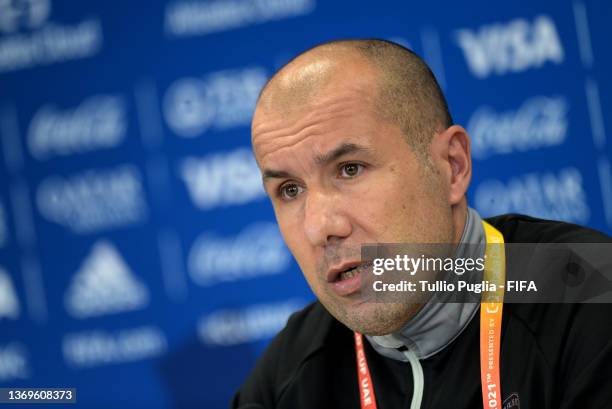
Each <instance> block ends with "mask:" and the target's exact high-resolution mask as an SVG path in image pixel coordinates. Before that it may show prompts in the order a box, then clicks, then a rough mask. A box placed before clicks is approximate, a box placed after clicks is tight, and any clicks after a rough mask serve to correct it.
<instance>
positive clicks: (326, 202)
mask: <svg viewBox="0 0 612 409" xmlns="http://www.w3.org/2000/svg"><path fill="white" fill-rule="evenodd" d="M346 206H347V204H345V203H344V202H343V201H342V200H341V198H339V197H338V196H337V195H334V194H332V193H327V192H323V191H312V190H311V191H310V192H308V195H307V197H306V200H305V205H304V230H305V232H306V236H307V238H308V240H309V241H310V243H311V244H312V245H313V246H326V245H327V244H329V243H331V242H332V241H334V240H341V239H344V238H346V237H348V236H349V235H350V234H351V232H352V226H351V223H350V220H349V218H348V216H347V211H348V210H349V209H347V208H346Z"/></svg>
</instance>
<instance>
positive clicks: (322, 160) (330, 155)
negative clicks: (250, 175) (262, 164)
mask: <svg viewBox="0 0 612 409" xmlns="http://www.w3.org/2000/svg"><path fill="white" fill-rule="evenodd" d="M368 151H370V149H369V148H367V147H365V146H363V145H358V144H356V143H342V144H340V145H338V146H337V147H336V148H334V149H332V150H331V151H329V152H327V153H325V154H322V155H317V156H316V157H315V163H316V164H317V165H319V166H322V165H327V164H329V163H331V162H333V161H335V160H337V159H339V158H341V157H342V156H344V155H348V154H350V153H356V152H368ZM290 177H292V175H291V174H290V173H289V172H287V171H284V170H274V169H264V170H263V172H262V179H263V180H264V182H265V181H266V180H268V179H272V178H290Z"/></svg>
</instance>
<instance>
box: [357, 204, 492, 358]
mask: <svg viewBox="0 0 612 409" xmlns="http://www.w3.org/2000/svg"><path fill="white" fill-rule="evenodd" d="M466 243H470V244H477V245H476V246H474V245H470V246H460V247H459V251H460V252H463V253H464V254H458V256H459V257H474V258H476V257H483V256H484V253H485V248H486V237H485V232H484V228H483V227H482V219H481V218H480V216H479V215H478V213H477V212H476V211H475V210H473V209H472V208H468V211H467V217H466V222H465V227H464V228H463V234H462V235H461V240H460V244H466ZM468 253H473V254H468ZM453 276H454V274H453ZM462 279H463V280H466V281H473V282H478V281H480V279H481V278H479V277H478V276H477V275H471V276H470V277H467V275H466V277H462ZM478 307H479V303H477V302H476V303H443V302H432V301H429V302H427V303H425V305H424V306H423V307H422V308H421V309H420V310H419V312H418V313H417V314H416V315H415V316H414V317H413V318H412V319H411V320H410V321H408V322H407V323H406V325H404V327H403V328H402V329H401V330H400V331H398V332H395V333H392V334H388V335H383V336H366V338H367V339H368V341H370V343H371V344H372V347H374V349H375V350H376V351H378V352H379V353H380V354H382V355H384V356H386V357H389V358H392V359H395V360H398V361H406V360H407V358H406V356H405V355H404V354H403V353H402V352H401V351H399V350H398V348H400V347H402V346H406V347H407V348H409V349H411V350H413V351H414V352H415V353H416V355H417V357H418V358H419V359H426V358H429V357H430V356H432V355H435V354H436V353H438V352H440V351H441V350H443V349H444V348H445V347H446V346H447V345H449V344H450V343H451V342H453V341H454V340H455V338H457V337H458V336H459V335H460V334H461V332H463V330H464V329H465V328H466V327H467V324H468V323H469V322H470V321H471V320H472V318H473V317H474V315H476V312H477V311H478Z"/></svg>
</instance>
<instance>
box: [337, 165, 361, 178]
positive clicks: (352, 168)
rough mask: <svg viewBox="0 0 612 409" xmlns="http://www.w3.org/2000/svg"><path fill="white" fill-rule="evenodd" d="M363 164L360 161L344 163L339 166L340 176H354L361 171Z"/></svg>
mask: <svg viewBox="0 0 612 409" xmlns="http://www.w3.org/2000/svg"><path fill="white" fill-rule="evenodd" d="M363 168H364V166H363V165H362V164H360V163H352V162H351V163H345V164H342V165H341V166H340V176H341V177H343V178H354V177H355V176H357V175H359V174H360V173H361V172H362V171H363Z"/></svg>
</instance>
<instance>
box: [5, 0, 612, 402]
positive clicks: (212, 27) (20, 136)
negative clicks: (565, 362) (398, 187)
mask: <svg viewBox="0 0 612 409" xmlns="http://www.w3.org/2000/svg"><path fill="white" fill-rule="evenodd" d="M611 11H612V5H611V3H610V2H606V1H603V0H602V1H582V0H580V1H578V0H577V1H569V0H564V1H546V2H533V1H532V2H524V4H519V2H503V3H498V2H489V1H484V0H471V1H462V2H448V3H446V2H438V1H431V2H429V3H424V2H420V3H418V4H414V2H401V1H395V2H394V1H378V2H377V3H376V4H374V3H373V2H366V1H356V0H352V1H348V0H347V1H331V0H328V1H323V0H213V1H207V0H202V1H198V0H173V1H169V2H161V1H147V2H137V1H130V2H103V1H86V2H83V1H82V2H77V1H71V2H68V1H55V0H5V1H0V141H1V143H0V150H1V152H2V155H1V158H2V163H1V165H0V180H1V181H2V183H1V185H0V387H5V386H23V387H25V386H40V387H76V388H77V389H78V392H77V399H78V404H77V405H76V406H77V407H100V408H108V407H126V408H127V407H134V408H136V407H142V408H183V407H201V408H224V407H226V406H227V404H228V402H229V399H230V396H231V394H232V392H233V391H234V390H235V389H236V388H237V387H238V386H239V385H240V383H241V382H242V380H243V379H244V377H245V376H246V375H247V373H248V371H249V369H250V368H251V367H252V365H253V363H254V361H255V359H256V358H257V356H258V355H259V354H260V353H261V351H262V350H263V348H264V347H265V345H266V344H267V343H268V342H269V340H270V338H271V337H272V336H273V335H274V334H275V333H276V332H277V331H278V330H279V329H280V328H281V327H282V326H283V325H284V322H285V321H286V319H287V316H288V315H289V314H290V313H291V312H292V311H294V310H296V309H298V308H300V307H301V306H303V305H304V304H306V303H308V302H309V301H310V300H312V299H313V295H312V293H311V292H310V291H309V289H308V288H307V286H306V284H305V282H304V281H303V279H302V277H301V274H300V272H299V270H298V268H297V267H296V265H295V262H294V261H293V259H292V257H291V255H290V254H289V252H288V251H287V249H286V248H285V246H284V244H283V242H282V239H281V237H280V236H279V233H278V230H277V228H276V225H275V223H274V217H273V213H272V211H271V207H270V205H269V203H268V201H267V200H266V198H265V196H264V193H263V190H262V188H261V183H260V177H259V174H258V170H257V168H256V165H255V162H254V160H253V157H252V156H251V152H250V149H249V139H250V135H249V122H250V117H251V114H252V111H253V107H254V102H255V99H256V97H257V94H258V92H259V89H260V87H261V86H262V84H263V83H264V82H265V81H266V79H267V78H269V77H270V75H271V74H272V73H273V72H274V71H275V70H276V69H277V68H279V67H280V66H281V65H282V64H283V63H285V62H286V61H287V60H288V59H289V58H291V57H292V56H294V55H296V54H297V53H299V52H300V51H303V50H304V49H306V48H309V47H311V46H313V45H315V44H317V43H319V42H322V41H326V40H330V39H336V38H347V37H378V38H386V39H391V40H394V41H397V42H400V43H402V44H404V45H406V46H408V47H410V48H412V49H413V50H415V51H416V52H417V53H418V54H420V55H422V56H423V57H424V58H425V59H426V60H427V62H428V63H429V64H430V65H431V67H432V69H433V70H434V72H435V73H436V75H437V77H438V79H439V82H440V84H441V86H442V87H443V89H444V91H445V93H446V94H447V96H448V100H449V104H450V107H451V112H452V114H453V117H454V119H455V121H456V122H457V123H459V124H463V125H464V126H465V127H466V128H467V129H468V131H469V133H470V135H471V137H472V143H473V156H474V179H473V183H472V187H471V189H470V195H469V199H470V203H471V204H472V206H474V207H475V208H477V209H478V210H479V211H480V212H481V213H482V214H483V215H485V216H490V215H494V214H498V213H505V212H524V213H528V214H531V215H534V216H540V217H544V218H553V219H562V220H567V221H572V222H576V223H581V224H585V225H588V226H592V227H594V228H597V229H600V230H603V231H606V232H608V233H610V232H611V231H612V168H611V163H610V157H611V153H612V140H610V138H608V133H607V131H606V130H610V129H612V123H611V122H610V115H609V113H610V109H611V107H612V80H611V77H610V75H609V73H610V72H612V57H611V55H610V52H609V50H610V46H609V41H610V38H612V28H611V26H610V24H609V21H610V18H611V17H612V15H611V14H612V13H611ZM606 73H607V74H606ZM73 407H74V406H73Z"/></svg>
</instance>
